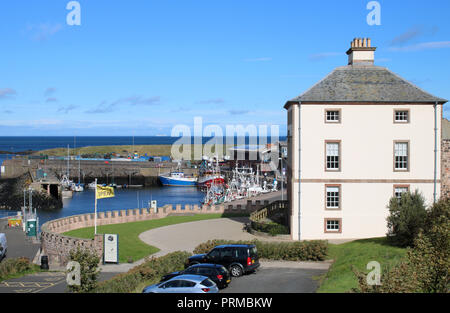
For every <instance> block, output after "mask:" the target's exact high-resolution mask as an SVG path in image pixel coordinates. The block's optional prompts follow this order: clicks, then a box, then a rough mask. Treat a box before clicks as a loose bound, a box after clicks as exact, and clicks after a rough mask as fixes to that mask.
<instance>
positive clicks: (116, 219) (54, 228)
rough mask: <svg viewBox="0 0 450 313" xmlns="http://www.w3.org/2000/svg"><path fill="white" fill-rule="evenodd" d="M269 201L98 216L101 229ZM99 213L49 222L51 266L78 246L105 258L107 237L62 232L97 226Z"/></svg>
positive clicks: (45, 238)
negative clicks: (104, 245)
mask: <svg viewBox="0 0 450 313" xmlns="http://www.w3.org/2000/svg"><path fill="white" fill-rule="evenodd" d="M268 204H269V201H268V200H265V201H264V202H263V201H259V200H256V201H252V200H247V204H246V205H241V204H238V205H233V204H220V205H212V206H198V205H185V206H182V205H180V204H177V205H175V206H173V205H165V206H163V207H160V208H158V210H157V212H155V210H153V209H130V210H120V211H107V212H98V213H97V226H101V225H110V224H121V223H129V222H137V221H146V220H153V219H160V218H164V217H167V216H169V215H182V214H198V213H251V212H253V211H256V210H259V209H261V208H262V207H264V206H265V205H268ZM94 224H95V214H94V213H87V214H81V215H75V216H68V217H64V218H60V219H56V220H52V221H49V222H47V223H45V224H43V225H42V227H41V251H42V252H41V255H47V256H48V258H49V262H50V263H51V264H57V265H59V266H65V265H66V264H67V262H68V260H69V252H70V251H71V250H72V249H74V248H76V247H83V248H87V249H91V250H94V251H95V252H96V253H97V255H98V256H99V257H100V259H102V257H103V235H96V236H95V238H94V239H81V238H75V237H70V236H65V235H62V233H65V232H68V231H71V230H74V229H79V228H85V227H93V226H94Z"/></svg>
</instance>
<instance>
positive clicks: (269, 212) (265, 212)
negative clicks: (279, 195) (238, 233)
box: [250, 200, 288, 222]
mask: <svg viewBox="0 0 450 313" xmlns="http://www.w3.org/2000/svg"><path fill="white" fill-rule="evenodd" d="M287 209H288V201H287V200H277V201H274V202H272V203H269V204H268V205H266V206H265V207H263V208H262V209H259V210H258V211H255V212H253V213H251V214H250V220H251V221H253V222H259V221H262V220H264V219H265V218H270V217H271V216H273V214H275V213H279V212H286V210H287Z"/></svg>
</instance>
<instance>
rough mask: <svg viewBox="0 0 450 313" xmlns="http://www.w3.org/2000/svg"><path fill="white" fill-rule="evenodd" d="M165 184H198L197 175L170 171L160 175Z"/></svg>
mask: <svg viewBox="0 0 450 313" xmlns="http://www.w3.org/2000/svg"><path fill="white" fill-rule="evenodd" d="M158 179H159V181H160V182H161V184H162V185H163V186H183V187H184V186H186V187H191V186H192V187H194V186H197V177H193V176H187V175H185V174H184V172H170V173H167V174H161V175H159V176H158Z"/></svg>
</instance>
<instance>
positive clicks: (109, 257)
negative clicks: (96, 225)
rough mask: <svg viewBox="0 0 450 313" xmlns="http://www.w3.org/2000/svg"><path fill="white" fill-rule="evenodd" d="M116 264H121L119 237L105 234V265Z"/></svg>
mask: <svg viewBox="0 0 450 313" xmlns="http://www.w3.org/2000/svg"><path fill="white" fill-rule="evenodd" d="M105 263H116V264H119V235H118V234H104V235H103V264H105Z"/></svg>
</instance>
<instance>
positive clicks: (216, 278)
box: [161, 263, 231, 289]
mask: <svg viewBox="0 0 450 313" xmlns="http://www.w3.org/2000/svg"><path fill="white" fill-rule="evenodd" d="M185 274H188V275H202V276H206V277H208V278H209V279H211V280H212V281H213V282H214V283H215V284H216V285H217V287H219V289H222V288H225V287H227V286H228V284H229V283H230V282H231V275H230V272H228V270H227V269H226V268H225V267H224V266H223V265H220V264H210V263H203V264H194V265H192V266H190V267H188V268H187V269H185V270H184V271H179V272H173V273H170V274H167V275H165V276H164V277H163V278H162V279H161V281H166V280H169V279H171V278H173V277H176V276H179V275H185Z"/></svg>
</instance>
